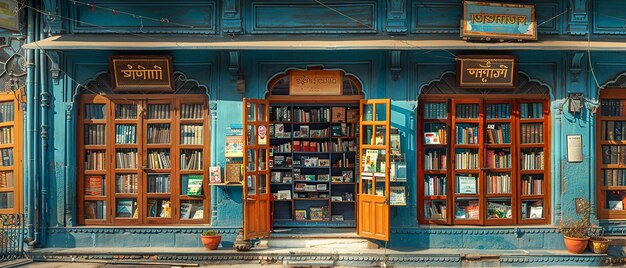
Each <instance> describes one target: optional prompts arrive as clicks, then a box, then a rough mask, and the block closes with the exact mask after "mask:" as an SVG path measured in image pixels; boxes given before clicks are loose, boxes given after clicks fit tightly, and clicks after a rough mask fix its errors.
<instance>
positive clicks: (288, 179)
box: [283, 176, 293, 183]
mask: <svg viewBox="0 0 626 268" xmlns="http://www.w3.org/2000/svg"><path fill="white" fill-rule="evenodd" d="M292 181H293V177H291V176H285V177H283V183H291V182H292Z"/></svg>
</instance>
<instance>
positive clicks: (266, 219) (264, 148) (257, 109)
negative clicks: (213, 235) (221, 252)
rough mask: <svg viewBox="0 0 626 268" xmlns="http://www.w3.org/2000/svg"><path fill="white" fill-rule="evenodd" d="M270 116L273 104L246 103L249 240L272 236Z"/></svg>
mask: <svg viewBox="0 0 626 268" xmlns="http://www.w3.org/2000/svg"><path fill="white" fill-rule="evenodd" d="M268 114H269V101H267V100H256V99H244V100H243V122H244V126H243V134H244V137H245V138H244V156H243V162H244V180H243V236H244V239H246V240H248V239H254V238H261V237H267V236H269V234H270V192H269V189H270V181H269V166H268V159H269V153H270V152H269V151H270V141H269V137H268V134H269V133H268V130H269V116H268Z"/></svg>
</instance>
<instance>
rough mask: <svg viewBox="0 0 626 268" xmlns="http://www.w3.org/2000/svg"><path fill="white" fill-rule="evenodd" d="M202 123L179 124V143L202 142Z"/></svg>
mask: <svg viewBox="0 0 626 268" xmlns="http://www.w3.org/2000/svg"><path fill="white" fill-rule="evenodd" d="M202 128H203V126H202V125H181V126H180V143H181V144H203V142H202V140H203V136H202Z"/></svg>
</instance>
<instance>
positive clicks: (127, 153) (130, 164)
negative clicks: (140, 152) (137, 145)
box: [115, 149, 137, 169]
mask: <svg viewBox="0 0 626 268" xmlns="http://www.w3.org/2000/svg"><path fill="white" fill-rule="evenodd" d="M115 162H116V163H117V164H116V165H115V166H116V167H117V168H126V169H135V168H137V149H117V150H116V152H115Z"/></svg>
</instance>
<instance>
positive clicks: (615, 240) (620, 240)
mask: <svg viewBox="0 0 626 268" xmlns="http://www.w3.org/2000/svg"><path fill="white" fill-rule="evenodd" d="M604 237H606V238H608V239H609V246H626V236H620V235H607V236H604Z"/></svg>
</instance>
